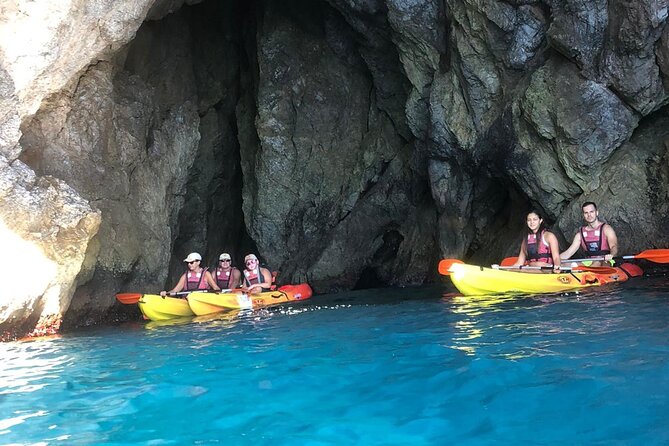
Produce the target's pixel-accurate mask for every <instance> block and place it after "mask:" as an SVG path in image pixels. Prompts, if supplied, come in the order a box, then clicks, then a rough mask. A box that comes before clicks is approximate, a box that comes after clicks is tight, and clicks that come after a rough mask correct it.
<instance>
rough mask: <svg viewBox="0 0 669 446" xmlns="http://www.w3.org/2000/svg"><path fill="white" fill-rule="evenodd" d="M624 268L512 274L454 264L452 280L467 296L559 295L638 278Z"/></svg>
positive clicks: (514, 272)
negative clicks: (500, 294)
mask: <svg viewBox="0 0 669 446" xmlns="http://www.w3.org/2000/svg"><path fill="white" fill-rule="evenodd" d="M625 265H626V264H623V265H621V266H622V267H621V268H612V267H592V268H588V269H587V270H586V271H572V272H565V273H559V274H553V273H528V272H521V271H509V270H501V269H493V268H485V267H482V266H475V265H467V264H465V263H453V264H452V265H451V266H450V268H449V273H450V274H449V276H450V278H451V280H452V281H453V284H454V285H455V287H456V288H457V289H458V290H459V291H460V292H461V293H462V294H464V295H467V296H480V295H486V294H499V293H529V294H539V293H558V292H562V291H570V290H575V289H578V288H586V287H591V286H599V285H604V284H607V283H612V282H624V281H626V280H627V279H628V278H629V277H630V276H634V275H637V274H636V271H635V273H633V274H630V273H628V272H627V271H626V270H625V269H624V267H625ZM633 266H634V265H633ZM636 268H638V267H636ZM639 275H640V273H639Z"/></svg>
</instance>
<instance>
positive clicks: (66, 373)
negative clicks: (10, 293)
mask: <svg viewBox="0 0 669 446" xmlns="http://www.w3.org/2000/svg"><path fill="white" fill-rule="evenodd" d="M448 291H450V290H449V289H447V288H445V287H422V288H406V289H395V290H368V291H365V292H357V293H348V294H342V295H336V296H316V297H314V298H313V299H312V300H311V301H310V302H304V303H302V304H300V305H290V306H282V307H277V308H272V309H269V310H265V311H258V312H255V313H245V314H235V313H231V314H228V315H223V316H217V317H215V318H196V319H195V320H192V321H191V320H187V321H179V322H176V323H171V324H170V323H143V322H142V323H139V322H138V323H132V324H125V325H122V326H119V327H112V328H105V329H97V330H92V331H87V332H83V333H79V334H77V335H68V336H65V337H62V338H59V339H52V340H45V341H35V342H16V343H7V344H0V353H1V354H2V363H1V364H0V444H40V445H43V444H50V445H55V444H63V445H73V444H74V445H88V444H118V445H125V444H151V445H172V444H174V445H177V444H249V445H251V444H253V445H258V444H261V445H262V444H267V445H270V444H271V445H275V444H309V445H327V444H370V445H373V444H379V445H381V444H383V445H400V444H412V445H422V444H425V445H427V444H430V445H436V444H439V445H441V444H450V443H454V442H458V443H463V444H474V445H475V444H481V445H487V444H546V445H551V444H607V445H608V444H612V443H613V444H625V445H637V444H638V445H653V444H669V428H667V421H666V420H667V415H669V393H668V389H669V323H668V321H669V279H667V278H666V277H656V278H649V279H645V280H642V281H635V282H629V283H625V284H620V285H616V286H613V287H609V288H607V289H600V290H597V291H596V292H591V291H588V292H583V293H580V294H569V295H551V296H533V297H511V296H506V297H497V298H464V297H457V296H451V295H450V294H448ZM444 294H446V295H444Z"/></svg>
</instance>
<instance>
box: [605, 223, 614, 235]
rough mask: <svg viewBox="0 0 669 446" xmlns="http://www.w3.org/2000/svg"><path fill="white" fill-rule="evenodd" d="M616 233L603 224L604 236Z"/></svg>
mask: <svg viewBox="0 0 669 446" xmlns="http://www.w3.org/2000/svg"><path fill="white" fill-rule="evenodd" d="M615 233H616V231H614V230H613V226H611V225H610V224H608V223H604V234H607V235H609V234H615Z"/></svg>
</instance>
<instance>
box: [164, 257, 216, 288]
mask: <svg viewBox="0 0 669 446" xmlns="http://www.w3.org/2000/svg"><path fill="white" fill-rule="evenodd" d="M184 262H186V265H187V268H188V271H186V272H185V273H183V274H182V275H181V277H180V278H179V281H178V282H177V284H176V285H175V286H174V288H172V289H171V290H169V291H161V292H160V295H161V296H166V295H167V294H172V293H179V292H181V291H195V290H209V289H214V290H217V291H218V290H220V288H219V287H218V285H217V284H216V281H215V280H214V278H213V277H212V275H211V273H210V272H209V271H207V268H202V267H201V266H200V263H201V262H202V256H201V255H200V254H198V253H197V252H191V253H190V254H188V257H186V258H185V259H184Z"/></svg>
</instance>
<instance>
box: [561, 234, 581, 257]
mask: <svg viewBox="0 0 669 446" xmlns="http://www.w3.org/2000/svg"><path fill="white" fill-rule="evenodd" d="M580 246H581V233H580V232H577V233H576V235H575V236H574V241H573V242H571V246H570V247H569V248H567V250H566V251H564V252H563V253H562V254H560V259H563V260H564V259H568V258H570V257H571V256H573V255H574V254H576V251H578V248H579V247H580Z"/></svg>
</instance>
